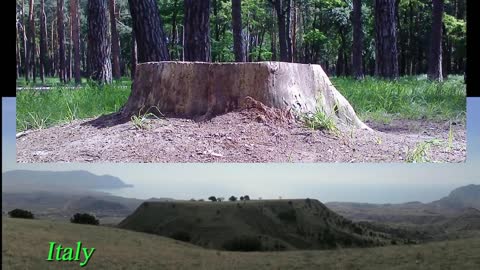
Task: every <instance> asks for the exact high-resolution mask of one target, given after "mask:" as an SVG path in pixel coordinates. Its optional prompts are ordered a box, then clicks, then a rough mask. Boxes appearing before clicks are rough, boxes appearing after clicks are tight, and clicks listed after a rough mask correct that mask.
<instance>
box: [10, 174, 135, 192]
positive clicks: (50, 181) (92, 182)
mask: <svg viewBox="0 0 480 270" xmlns="http://www.w3.org/2000/svg"><path fill="white" fill-rule="evenodd" d="M125 187H132V185H128V184H125V183H124V182H123V181H122V180H121V179H120V178H118V177H115V176H111V175H95V174H93V173H90V172H87V171H66V172H58V171H57V172H54V171H27V170H15V171H7V172H4V173H2V190H3V191H5V190H17V191H21V190H25V191H29V190H38V189H40V190H49V189H60V190H65V189H68V190H76V189H112V188H125Z"/></svg>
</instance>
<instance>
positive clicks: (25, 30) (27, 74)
mask: <svg viewBox="0 0 480 270" xmlns="http://www.w3.org/2000/svg"><path fill="white" fill-rule="evenodd" d="M27 24H28V22H27V20H25V1H24V0H22V28H23V31H22V32H23V54H22V57H23V64H24V67H23V72H24V74H25V81H27V82H28V81H30V61H29V55H28V46H29V41H28V35H29V34H28V27H27Z"/></svg>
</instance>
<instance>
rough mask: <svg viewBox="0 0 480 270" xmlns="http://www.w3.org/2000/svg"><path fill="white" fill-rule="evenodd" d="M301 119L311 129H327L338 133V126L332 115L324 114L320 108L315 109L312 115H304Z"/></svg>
mask: <svg viewBox="0 0 480 270" xmlns="http://www.w3.org/2000/svg"><path fill="white" fill-rule="evenodd" d="M303 121H304V123H305V125H306V126H307V127H309V128H311V129H315V130H317V129H320V130H327V131H330V132H332V133H334V134H337V133H338V128H337V126H336V124H335V120H334V119H333V117H331V116H329V115H327V114H325V113H324V112H323V111H321V110H317V112H316V113H315V114H312V115H305V116H304V117H303Z"/></svg>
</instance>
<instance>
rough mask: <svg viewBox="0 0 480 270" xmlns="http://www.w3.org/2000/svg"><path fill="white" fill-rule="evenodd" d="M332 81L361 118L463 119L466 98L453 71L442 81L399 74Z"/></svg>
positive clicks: (388, 120)
mask: <svg viewBox="0 0 480 270" xmlns="http://www.w3.org/2000/svg"><path fill="white" fill-rule="evenodd" d="M332 83H333V84H334V85H335V87H336V88H337V89H338V90H339V91H340V93H342V95H344V96H345V98H346V99H347V100H348V101H349V102H350V104H352V106H353V108H354V109H355V111H356V112H357V114H358V115H359V117H360V118H361V119H363V120H373V121H376V122H383V123H386V124H388V123H389V122H390V121H391V119H392V117H394V118H402V119H422V118H424V119H431V120H447V119H455V120H456V119H465V112H466V103H467V101H466V86H465V84H463V76H453V75H452V76H449V78H448V80H445V81H444V82H441V83H438V82H432V81H429V80H428V79H427V78H426V75H421V76H407V77H402V78H400V79H398V80H397V81H387V80H379V79H375V78H372V77H367V78H366V79H365V80H363V81H355V80H353V79H352V78H346V77H336V78H332Z"/></svg>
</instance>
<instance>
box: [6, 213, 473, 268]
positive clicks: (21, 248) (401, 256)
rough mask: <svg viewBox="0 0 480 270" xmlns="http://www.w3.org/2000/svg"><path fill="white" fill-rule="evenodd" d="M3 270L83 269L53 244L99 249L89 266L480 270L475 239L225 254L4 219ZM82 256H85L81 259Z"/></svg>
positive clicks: (127, 234) (87, 228)
mask: <svg viewBox="0 0 480 270" xmlns="http://www.w3.org/2000/svg"><path fill="white" fill-rule="evenodd" d="M2 236H3V237H2V269H10V270H17V269H22V270H23V269H31V270H36V269H42V270H43V269H81V268H80V266H79V262H49V261H46V258H47V256H48V248H49V246H48V245H49V244H48V243H49V242H50V241H55V242H57V243H61V244H62V245H63V246H71V247H73V246H75V245H76V242H77V241H82V244H83V247H87V248H92V247H94V248H96V250H95V253H94V254H93V256H92V258H91V259H90V261H89V263H88V265H87V266H86V267H84V268H85V269H98V270H102V269H129V270H135V269H209V270H210V269H327V270H328V269H345V270H346V269H369V270H377V269H378V270H380V269H382V270H383V269H394V270H400V269H432V270H433V269H435V270H436V269H465V270H469V269H478V266H479V265H480V241H479V238H477V237H472V238H470V239H460V240H454V241H444V242H432V243H429V244H422V245H401V246H388V247H377V248H346V249H337V250H323V251H315V250H312V251H287V252H249V253H246V252H227V251H217V250H208V249H203V248H199V247H196V246H193V245H190V244H187V243H183V242H181V241H175V240H173V239H169V238H165V237H161V236H156V235H150V234H145V233H138V232H132V231H127V230H121V229H116V228H110V227H103V226H91V225H78V224H70V223H62V222H54V221H47V220H20V219H11V218H5V217H4V218H2ZM82 258H83V257H82Z"/></svg>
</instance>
